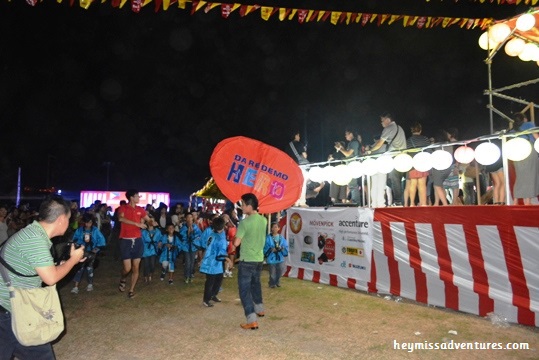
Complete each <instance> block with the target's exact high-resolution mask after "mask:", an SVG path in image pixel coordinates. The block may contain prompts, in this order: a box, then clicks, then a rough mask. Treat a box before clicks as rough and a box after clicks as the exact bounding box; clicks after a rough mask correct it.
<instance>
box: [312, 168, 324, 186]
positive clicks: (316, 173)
mask: <svg viewBox="0 0 539 360" xmlns="http://www.w3.org/2000/svg"><path fill="white" fill-rule="evenodd" d="M309 179H311V181H314V182H318V183H319V182H322V181H324V180H325V179H324V170H323V169H322V168H321V167H320V166H313V167H312V168H310V169H309Z"/></svg>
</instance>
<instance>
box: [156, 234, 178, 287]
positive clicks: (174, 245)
mask: <svg viewBox="0 0 539 360" xmlns="http://www.w3.org/2000/svg"><path fill="white" fill-rule="evenodd" d="M161 241H162V243H163V245H162V247H161V255H160V257H159V262H160V263H161V268H162V269H161V281H163V280H165V275H166V274H167V272H168V284H169V285H172V284H173V282H174V270H175V266H174V263H175V262H176V258H177V257H178V254H179V251H180V238H179V237H178V235H177V234H176V231H175V228H174V224H168V225H167V229H166V233H165V234H164V235H163V237H162V238H161Z"/></svg>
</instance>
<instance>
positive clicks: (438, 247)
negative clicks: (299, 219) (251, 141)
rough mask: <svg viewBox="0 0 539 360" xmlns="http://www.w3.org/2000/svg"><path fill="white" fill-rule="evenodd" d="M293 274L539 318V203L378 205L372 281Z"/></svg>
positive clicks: (532, 320)
mask: <svg viewBox="0 0 539 360" xmlns="http://www.w3.org/2000/svg"><path fill="white" fill-rule="evenodd" d="M321 211H322V210H321ZM286 275H287V276H289V277H296V278H300V279H305V280H311V281H314V282H319V283H324V284H330V285H334V286H341V287H349V288H355V289H358V290H364V291H369V292H376V293H381V294H392V295H395V296H401V297H403V298H407V299H411V300H415V301H418V302H421V303H426V304H430V305H435V306H440V307H445V308H450V309H454V310H458V311H463V312H467V313H471V314H476V315H479V316H486V315H487V314H488V313H495V314H498V315H501V316H504V317H505V318H507V320H508V321H509V322H514V323H519V324H523V325H529V326H538V325H539V316H538V312H539V207H536V206H458V207H452V206H448V207H416V208H386V209H376V210H375V212H374V235H373V260H372V263H371V279H370V281H368V282H365V281H359V280H356V279H351V278H345V277H342V276H340V275H339V274H325V273H321V272H319V271H313V270H306V269H302V268H299V267H294V266H293V265H292V266H289V267H288V270H287V273H286Z"/></svg>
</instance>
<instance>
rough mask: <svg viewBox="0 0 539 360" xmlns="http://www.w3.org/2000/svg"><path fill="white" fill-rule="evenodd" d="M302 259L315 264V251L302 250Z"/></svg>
mask: <svg viewBox="0 0 539 360" xmlns="http://www.w3.org/2000/svg"><path fill="white" fill-rule="evenodd" d="M301 261H302V262H308V263H311V264H314V253H313V252H310V251H302V252H301Z"/></svg>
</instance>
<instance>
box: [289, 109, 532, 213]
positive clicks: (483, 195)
mask: <svg viewBox="0 0 539 360" xmlns="http://www.w3.org/2000/svg"><path fill="white" fill-rule="evenodd" d="M380 124H381V126H382V132H381V134H380V136H377V137H375V139H374V142H373V143H372V144H371V145H365V144H364V143H363V139H362V137H361V135H360V134H359V133H358V132H356V131H354V130H353V129H352V128H347V129H345V131H344V141H336V142H335V143H334V152H333V153H331V154H330V155H329V156H328V158H327V160H328V161H330V162H331V165H332V166H334V165H335V163H336V162H338V161H339V160H342V161H343V162H344V163H347V162H349V161H350V160H352V159H356V158H358V157H362V156H371V155H374V156H375V155H380V154H383V153H386V152H390V153H393V154H395V153H396V152H399V151H404V150H410V149H416V150H420V149H422V148H425V147H428V148H427V150H426V151H427V152H433V151H434V150H436V149H439V148H435V147H429V146H430V145H433V144H440V145H444V144H445V145H444V146H443V150H445V151H447V152H449V153H450V154H451V157H452V158H453V161H452V164H451V165H450V166H449V167H448V168H446V169H443V170H438V169H436V168H432V169H431V170H429V171H418V170H416V169H414V168H412V169H411V170H410V171H408V172H406V173H403V172H400V171H399V170H397V169H393V170H392V171H391V172H389V173H387V174H385V173H380V172H378V173H376V174H374V175H372V176H364V177H360V178H354V179H352V180H351V181H350V183H348V184H347V185H338V184H336V183H334V182H331V183H330V184H329V186H326V185H328V184H326V183H325V182H315V181H312V180H310V179H309V178H308V176H309V175H308V174H309V173H308V171H307V170H308V167H309V159H308V154H307V151H306V148H305V146H304V145H303V144H302V143H301V137H300V133H299V131H294V132H293V133H292V137H293V140H292V141H291V142H290V147H289V148H287V152H288V154H289V155H290V156H291V157H292V158H293V159H295V160H296V161H297V163H298V164H299V165H300V166H301V168H302V170H303V174H304V176H305V178H306V179H305V184H304V189H303V192H302V193H303V195H302V197H301V198H300V199H299V200H298V202H297V203H296V204H295V205H296V206H313V205H314V206H328V205H334V204H340V203H350V204H357V205H360V206H361V205H363V206H368V207H373V208H379V207H388V206H410V207H413V206H429V205H474V204H495V205H504V204H505V203H506V195H507V194H506V191H505V189H506V184H505V176H504V168H503V161H502V158H501V157H500V158H499V159H498V160H497V161H496V162H495V163H493V164H490V165H487V166H482V165H479V164H478V163H477V162H476V161H475V160H474V161H472V162H471V163H468V164H464V163H458V162H457V161H456V160H455V159H454V157H453V153H454V151H455V150H456V148H458V147H459V146H460V145H457V144H458V140H459V138H458V134H459V133H458V130H457V129H456V128H448V129H446V130H440V131H439V132H438V133H437V134H436V136H434V137H427V136H425V135H423V134H422V132H423V128H422V125H421V124H420V123H419V122H415V123H413V124H412V125H411V126H410V129H409V133H408V134H409V135H408V134H407V132H406V131H405V130H404V129H403V128H402V127H401V126H400V125H399V124H397V122H396V121H395V117H394V116H393V115H392V114H390V113H384V114H382V115H381V116H380ZM533 127H535V125H534V124H533V122H531V121H529V120H528V118H527V117H526V115H525V114H523V113H516V114H515V115H514V121H513V122H512V123H511V124H510V126H509V128H508V129H504V131H507V132H508V133H511V132H521V131H526V130H529V129H531V128H533ZM538 136H539V134H538V133H532V134H526V135H520V137H522V138H525V139H526V140H528V141H529V142H530V143H531V144H532V145H533V143H534V142H535V139H537V138H538ZM493 143H494V144H496V145H497V146H498V147H500V148H501V141H499V140H498V139H496V140H494V141H493ZM411 154H412V155H413V152H412V153H411ZM509 165H510V166H512V167H514V172H515V178H516V181H515V186H514V189H513V194H512V195H513V198H514V199H515V203H518V202H517V201H518V199H521V202H522V203H523V204H525V205H529V204H531V203H532V199H534V198H535V199H537V197H538V196H539V170H538V167H539V158H538V154H537V152H536V151H532V152H531V154H530V155H529V156H528V157H527V158H526V159H524V160H522V161H515V162H510V163H509Z"/></svg>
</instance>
